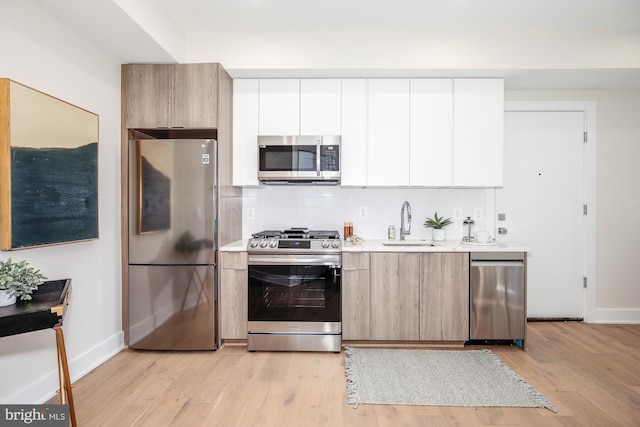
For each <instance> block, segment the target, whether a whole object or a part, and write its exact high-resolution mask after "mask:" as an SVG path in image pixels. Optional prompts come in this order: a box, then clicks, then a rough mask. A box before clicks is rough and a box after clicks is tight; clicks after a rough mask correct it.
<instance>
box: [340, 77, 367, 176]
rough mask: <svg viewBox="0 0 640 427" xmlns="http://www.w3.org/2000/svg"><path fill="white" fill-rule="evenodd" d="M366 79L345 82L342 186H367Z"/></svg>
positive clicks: (343, 81) (341, 149) (343, 94)
mask: <svg viewBox="0 0 640 427" xmlns="http://www.w3.org/2000/svg"><path fill="white" fill-rule="evenodd" d="M367 87H368V82H367V80H366V79H345V80H342V131H341V135H342V143H341V147H340V151H341V156H340V157H341V159H340V161H341V169H342V174H341V176H342V178H341V185H343V186H358V187H364V186H366V185H367V158H368V156H367V151H368V148H367V108H368V101H367V100H368V95H367Z"/></svg>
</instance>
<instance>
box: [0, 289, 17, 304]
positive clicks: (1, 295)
mask: <svg viewBox="0 0 640 427" xmlns="http://www.w3.org/2000/svg"><path fill="white" fill-rule="evenodd" d="M15 303H16V297H15V296H13V295H9V291H7V290H6V289H0V307H4V306H7V305H13V304H15Z"/></svg>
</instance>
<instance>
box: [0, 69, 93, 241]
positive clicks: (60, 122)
mask: <svg viewBox="0 0 640 427" xmlns="http://www.w3.org/2000/svg"><path fill="white" fill-rule="evenodd" d="M98 136H99V117H98V115H97V114H94V113H92V112H90V111H87V110H84V109H82V108H80V107H77V106H75V105H72V104H70V103H68V102H65V101H62V100H60V99H58V98H55V97H53V96H50V95H47V94H45V93H43V92H40V91H38V90H35V89H33V88H30V87H28V86H25V85H22V84H20V83H17V82H15V81H13V80H10V79H0V214H1V216H0V249H1V250H16V249H26V248H32V247H38V246H48V245H56V244H63V243H71V242H79V241H87V240H94V239H98V238H99V222H98Z"/></svg>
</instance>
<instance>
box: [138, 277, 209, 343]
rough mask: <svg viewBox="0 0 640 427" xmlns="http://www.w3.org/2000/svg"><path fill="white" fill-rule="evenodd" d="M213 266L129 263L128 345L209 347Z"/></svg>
mask: <svg viewBox="0 0 640 427" xmlns="http://www.w3.org/2000/svg"><path fill="white" fill-rule="evenodd" d="M215 274H216V271H215V266H206V265H204V266H203V265H188V266H160V265H154V266H142V265H130V266H129V286H128V289H129V295H128V296H129V313H128V314H129V322H128V323H129V348H134V349H142V350H213V349H215V348H216V336H215V295H214V283H215V281H214V278H215Z"/></svg>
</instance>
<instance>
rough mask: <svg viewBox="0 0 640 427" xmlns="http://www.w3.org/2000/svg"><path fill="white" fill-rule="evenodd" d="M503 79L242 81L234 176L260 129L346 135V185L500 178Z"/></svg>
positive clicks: (252, 168)
mask: <svg viewBox="0 0 640 427" xmlns="http://www.w3.org/2000/svg"><path fill="white" fill-rule="evenodd" d="M503 123H504V83H503V80H502V79H237V80H234V108H233V124H234V127H233V133H234V159H233V166H234V171H233V183H234V185H236V186H255V185H258V180H257V161H258V149H257V136H258V135H341V136H342V145H341V156H340V157H341V159H340V163H341V172H342V178H341V185H343V186H357V187H365V186H371V187H408V186H415V187H500V186H502V175H503V168H502V162H503V160H502V155H503V154H502V150H503Z"/></svg>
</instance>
